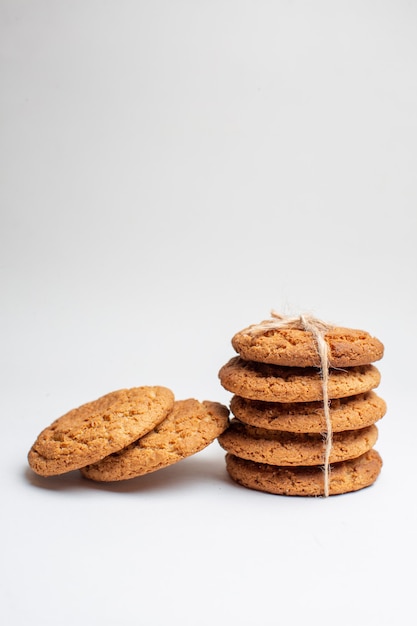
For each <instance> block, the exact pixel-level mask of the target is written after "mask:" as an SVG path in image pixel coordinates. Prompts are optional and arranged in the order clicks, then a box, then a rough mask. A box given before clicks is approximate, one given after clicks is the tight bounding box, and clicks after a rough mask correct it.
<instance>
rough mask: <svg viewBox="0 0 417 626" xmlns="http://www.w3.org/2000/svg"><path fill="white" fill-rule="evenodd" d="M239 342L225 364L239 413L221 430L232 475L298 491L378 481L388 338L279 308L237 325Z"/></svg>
mask: <svg viewBox="0 0 417 626" xmlns="http://www.w3.org/2000/svg"><path fill="white" fill-rule="evenodd" d="M232 345H233V347H234V349H235V350H236V352H238V355H239V356H236V357H233V358H231V359H230V360H229V361H228V363H226V364H225V365H224V366H223V367H222V368H221V369H220V371H219V378H220V382H221V384H222V386H223V387H224V388H225V389H227V390H228V391H230V392H232V393H234V394H235V395H234V396H233V397H232V400H231V405H230V408H231V411H232V413H233V415H234V416H235V419H233V420H232V422H231V423H230V426H229V428H228V429H227V430H226V431H225V432H224V433H223V434H222V435H221V436H220V437H219V443H220V445H221V446H222V447H223V448H224V449H225V450H226V451H227V453H228V454H227V457H226V458H227V465H226V466H227V470H228V472H229V474H230V475H231V477H232V478H234V479H235V480H236V481H237V482H240V483H241V484H244V485H245V486H248V487H252V488H254V489H259V490H264V491H269V492H271V493H286V494H289V495H290V494H291V495H318V494H319V493H323V492H324V494H325V495H329V494H331V493H344V492H347V491H353V490H356V489H359V488H361V487H364V486H367V485H369V484H371V483H372V482H374V480H375V479H376V477H377V475H378V473H379V469H380V467H381V460H380V457H379V455H378V453H377V452H376V451H374V450H373V446H374V444H375V442H376V439H377V435H378V430H377V428H376V426H375V423H376V422H377V421H378V420H379V419H381V417H383V415H384V414H385V411H386V405H385V402H384V401H383V400H382V399H381V398H379V397H378V396H377V394H376V393H375V392H374V391H373V389H375V388H376V387H377V386H378V385H379V382H380V372H379V370H378V369H377V367H375V365H373V363H374V362H375V361H377V360H379V359H381V358H382V356H383V353H384V347H383V344H382V343H381V342H380V341H379V340H378V339H376V338H375V337H372V336H371V335H370V334H369V333H367V332H365V331H361V330H353V329H347V328H342V327H334V326H331V325H329V324H325V323H323V322H321V321H319V320H315V319H314V318H311V317H308V316H300V317H299V318H292V319H286V318H283V317H281V316H279V315H278V314H275V313H273V318H272V319H271V320H266V321H264V322H261V323H260V324H256V325H252V326H249V327H248V328H246V329H244V330H242V331H240V332H238V333H236V334H235V335H234V337H233V338H232ZM323 435H324V437H323ZM323 439H324V443H323ZM362 457H363V458H362ZM353 460H355V462H353ZM347 462H351V463H350V465H349V464H348V465H346V463H347ZM253 464H255V465H256V464H258V465H257V466H255V465H253ZM330 464H332V466H331V467H330ZM344 464H345V465H344ZM323 467H324V470H325V472H323V471H322V470H323ZM307 468H309V469H308V471H307ZM377 468H379V469H378V471H376V469H377ZM335 469H337V472H335ZM323 475H325V476H326V475H327V485H326V479H325V481H324V485H323ZM353 475H355V480H353V479H352V477H353ZM272 476H273V477H274V478H273V480H272ZM314 476H316V477H315V478H313V477H314ZM330 476H332V479H331V480H330V478H329V477H330ZM336 477H338V479H337V480H336ZM343 477H344V478H343ZM271 481H272V482H271ZM317 485H321V487H320V489H319V491H317ZM323 490H324V491H323Z"/></svg>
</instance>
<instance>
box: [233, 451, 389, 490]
mask: <svg viewBox="0 0 417 626" xmlns="http://www.w3.org/2000/svg"><path fill="white" fill-rule="evenodd" d="M226 468H227V471H228V473H229V475H230V477H231V478H232V479H233V480H234V481H236V482H237V483H239V484H240V485H242V486H244V487H247V488H249V489H255V490H257V491H264V492H267V493H272V494H278V495H286V496H322V495H324V481H323V470H322V468H321V467H315V466H312V467H291V468H289V467H279V466H274V465H267V464H265V463H254V462H253V461H247V460H245V459H239V458H238V457H236V456H234V455H232V454H227V455H226ZM381 468H382V459H381V457H380V456H379V454H378V452H377V451H376V450H373V449H372V450H369V452H366V453H365V454H363V455H362V456H360V457H357V458H355V459H351V460H350V461H342V462H341V463H335V464H334V465H332V467H331V472H330V486H329V495H337V494H342V493H348V492H350V491H357V490H359V489H363V488H364V487H369V486H370V485H372V484H373V483H374V482H375V481H376V479H377V478H378V475H379V473H380V471H381Z"/></svg>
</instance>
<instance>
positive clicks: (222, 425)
mask: <svg viewBox="0 0 417 626" xmlns="http://www.w3.org/2000/svg"><path fill="white" fill-rule="evenodd" d="M228 416H229V410H228V408H227V407H225V406H223V405H222V404H220V403H218V402H209V401H204V402H199V401H198V400H195V399H193V398H191V399H188V400H177V401H176V402H175V404H174V407H173V409H172V411H171V412H170V413H169V414H168V416H167V417H166V418H165V419H164V421H163V422H161V423H160V424H159V425H158V426H157V427H156V428H154V429H153V430H152V431H151V432H149V433H148V434H147V435H145V436H144V437H141V438H140V439H138V440H137V441H136V442H134V443H132V444H131V445H129V446H127V447H126V448H125V449H123V450H121V451H120V452H117V453H115V454H112V455H110V456H108V457H106V458H105V459H103V460H101V461H100V462H99V463H96V464H93V465H89V466H87V467H84V468H83V469H82V470H81V472H82V474H83V475H84V476H85V477H86V478H89V479H91V480H96V481H117V480H126V479H129V478H134V477H136V476H142V475H144V474H148V473H150V472H154V471H156V470H158V469H161V468H163V467H167V466H168V465H172V464H173V463H177V462H178V461H181V460H182V459H184V458H186V457H188V456H191V455H192V454H195V453H196V452H199V451H200V450H202V449H203V448H205V447H206V446H208V445H209V444H210V443H212V442H213V441H214V440H215V439H216V438H217V437H218V436H219V435H220V434H221V433H222V432H223V431H224V430H225V429H226V428H227V426H228V422H229V417H228Z"/></svg>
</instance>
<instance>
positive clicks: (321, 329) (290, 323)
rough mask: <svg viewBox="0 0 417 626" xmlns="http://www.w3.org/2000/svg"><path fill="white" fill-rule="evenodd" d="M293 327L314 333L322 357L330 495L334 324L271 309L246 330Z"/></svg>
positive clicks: (254, 333)
mask: <svg viewBox="0 0 417 626" xmlns="http://www.w3.org/2000/svg"><path fill="white" fill-rule="evenodd" d="M279 328H291V329H296V330H305V331H306V332H309V333H311V334H312V335H313V338H314V341H315V343H316V346H317V353H318V355H319V358H320V374H321V383H322V392H323V410H324V418H325V422H326V430H325V432H324V466H323V469H324V496H325V497H326V498H327V496H328V495H329V485H330V453H331V451H332V445H333V429H332V421H331V418H330V407H329V347H328V345H327V343H326V341H325V339H324V337H325V335H326V333H327V331H329V330H330V329H331V328H333V326H332V325H331V324H327V323H326V322H323V321H322V320H319V319H317V318H316V317H314V316H313V315H310V314H307V313H306V314H302V315H300V316H298V317H289V316H285V315H280V314H279V313H277V312H276V311H271V319H270V320H265V321H264V322H261V323H260V324H254V325H253V326H250V327H249V328H248V329H247V330H246V331H245V332H246V334H248V335H252V336H257V335H260V334H262V333H264V332H265V331H268V330H273V329H279Z"/></svg>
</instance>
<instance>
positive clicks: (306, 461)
mask: <svg viewBox="0 0 417 626" xmlns="http://www.w3.org/2000/svg"><path fill="white" fill-rule="evenodd" d="M377 438H378V429H377V427H376V426H375V425H372V426H367V427H366V428H361V429H359V430H348V431H345V432H341V433H335V434H334V436H333V442H332V449H331V453H330V459H329V460H330V463H336V462H339V461H346V460H348V459H353V458H355V457H358V456H360V455H362V454H364V453H365V452H367V451H368V450H370V449H371V448H372V447H373V446H374V445H375V443H376V441H377ZM218 441H219V444H220V445H221V446H222V448H224V449H225V450H226V451H227V452H230V453H232V454H234V455H235V456H238V457H239V458H241V459H247V460H250V461H256V462H258V463H268V464H269V465H285V466H287V465H289V466H292V465H320V464H322V463H323V462H324V444H323V438H322V436H321V435H319V434H316V433H308V434H299V433H289V432H283V431H279V430H277V431H275V430H267V429H265V428H257V427H255V426H247V425H246V424H242V423H241V422H239V420H237V419H233V420H232V421H231V422H230V426H229V428H228V429H227V430H226V431H225V432H224V433H222V434H221V435H220V436H219V439H218Z"/></svg>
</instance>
